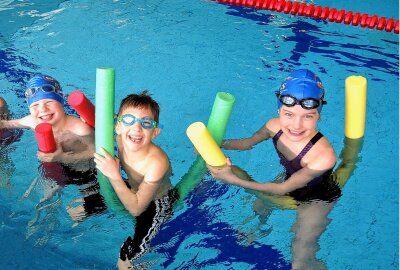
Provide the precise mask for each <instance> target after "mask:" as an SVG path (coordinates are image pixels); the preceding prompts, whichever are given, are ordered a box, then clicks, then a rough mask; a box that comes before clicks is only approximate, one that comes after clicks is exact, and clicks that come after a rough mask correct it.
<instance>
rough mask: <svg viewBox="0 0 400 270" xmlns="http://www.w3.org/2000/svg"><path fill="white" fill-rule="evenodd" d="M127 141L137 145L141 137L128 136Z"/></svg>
mask: <svg viewBox="0 0 400 270" xmlns="http://www.w3.org/2000/svg"><path fill="white" fill-rule="evenodd" d="M128 137H129V139H130V140H131V141H132V142H134V143H139V142H141V140H142V137H135V136H128Z"/></svg>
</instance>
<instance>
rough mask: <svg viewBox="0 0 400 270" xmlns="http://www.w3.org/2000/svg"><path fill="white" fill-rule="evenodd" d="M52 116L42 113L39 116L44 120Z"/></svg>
mask: <svg viewBox="0 0 400 270" xmlns="http://www.w3.org/2000/svg"><path fill="white" fill-rule="evenodd" d="M50 117H51V115H42V116H40V117H39V118H40V119H42V120H48V119H50Z"/></svg>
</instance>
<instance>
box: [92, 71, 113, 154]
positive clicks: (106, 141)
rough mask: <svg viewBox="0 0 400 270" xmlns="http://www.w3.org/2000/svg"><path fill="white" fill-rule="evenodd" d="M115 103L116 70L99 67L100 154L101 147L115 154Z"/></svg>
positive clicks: (97, 76) (97, 83)
mask: <svg viewBox="0 0 400 270" xmlns="http://www.w3.org/2000/svg"><path fill="white" fill-rule="evenodd" d="M114 103H115V70H114V69H113V68H97V69H96V110H95V116H96V117H95V122H96V129H95V143H96V152H97V153H98V154H101V152H100V147H101V148H104V149H105V150H106V151H107V152H108V153H109V154H110V155H111V156H114Z"/></svg>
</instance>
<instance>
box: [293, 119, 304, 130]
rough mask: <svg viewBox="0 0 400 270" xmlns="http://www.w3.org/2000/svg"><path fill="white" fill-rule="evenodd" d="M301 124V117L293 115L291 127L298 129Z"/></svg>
mask: <svg viewBox="0 0 400 270" xmlns="http://www.w3.org/2000/svg"><path fill="white" fill-rule="evenodd" d="M302 126H303V119H302V118H301V117H295V118H294V119H293V128H294V129H295V130H300V129H301V128H302Z"/></svg>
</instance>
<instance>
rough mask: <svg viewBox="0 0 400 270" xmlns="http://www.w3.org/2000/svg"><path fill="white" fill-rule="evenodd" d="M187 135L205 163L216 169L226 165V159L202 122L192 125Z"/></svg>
mask: <svg viewBox="0 0 400 270" xmlns="http://www.w3.org/2000/svg"><path fill="white" fill-rule="evenodd" d="M186 134H187V136H188V137H189V139H190V141H191V142H192V143H193V145H194V147H195V148H196V150H197V151H198V152H199V154H200V155H201V156H202V157H203V159H204V160H205V162H206V163H207V164H208V165H210V166H214V167H220V166H224V165H226V157H225V155H224V153H222V151H221V149H220V148H219V146H218V144H217V143H216V142H215V140H214V138H213V137H212V136H211V134H210V132H209V131H208V129H207V128H206V126H205V125H204V124H203V123H202V122H195V123H193V124H191V125H190V126H189V127H188V128H187V130H186Z"/></svg>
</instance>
